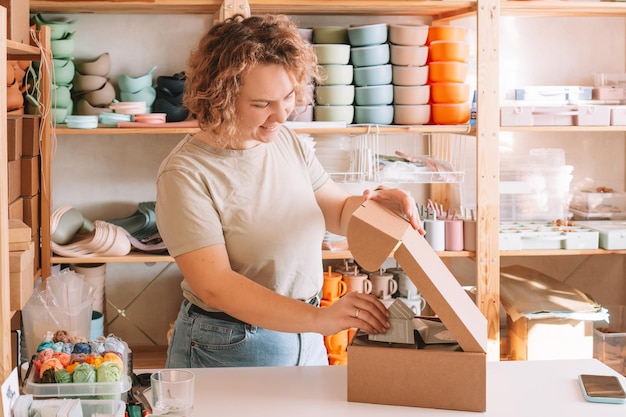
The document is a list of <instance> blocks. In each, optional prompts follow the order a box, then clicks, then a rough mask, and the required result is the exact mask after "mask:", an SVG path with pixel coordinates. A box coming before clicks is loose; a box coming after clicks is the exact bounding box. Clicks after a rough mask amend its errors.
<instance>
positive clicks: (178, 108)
mask: <svg viewBox="0 0 626 417" xmlns="http://www.w3.org/2000/svg"><path fill="white" fill-rule="evenodd" d="M186 78H187V76H186V75H185V72H184V71H182V72H177V73H176V74H174V75H161V76H158V77H157V86H156V100H155V101H154V105H153V106H152V107H153V109H152V110H153V111H154V112H157V113H165V115H166V121H168V122H182V121H183V120H185V119H186V118H187V116H188V115H189V111H188V110H187V109H186V108H185V106H183V91H184V90H185V80H186Z"/></svg>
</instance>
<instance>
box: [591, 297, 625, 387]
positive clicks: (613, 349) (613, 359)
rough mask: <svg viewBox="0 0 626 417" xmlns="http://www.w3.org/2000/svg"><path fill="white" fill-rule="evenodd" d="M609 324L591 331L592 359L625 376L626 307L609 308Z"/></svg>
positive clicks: (599, 324) (601, 325) (601, 323)
mask: <svg viewBox="0 0 626 417" xmlns="http://www.w3.org/2000/svg"><path fill="white" fill-rule="evenodd" d="M608 310H609V315H610V323H609V324H608V325H607V324H606V323H605V322H600V323H598V324H596V327H595V329H594V330H593V357H594V358H596V359H599V360H600V361H601V362H603V363H604V364H606V365H607V366H609V367H611V368H613V369H614V370H615V371H617V372H619V373H620V374H622V375H624V376H626V306H624V305H616V306H609V307H608Z"/></svg>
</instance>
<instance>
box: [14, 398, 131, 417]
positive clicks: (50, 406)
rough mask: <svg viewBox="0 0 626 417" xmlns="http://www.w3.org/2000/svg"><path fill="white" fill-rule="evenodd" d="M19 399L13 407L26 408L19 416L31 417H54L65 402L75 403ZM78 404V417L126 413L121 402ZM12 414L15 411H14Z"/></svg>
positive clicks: (101, 401) (85, 402)
mask: <svg viewBox="0 0 626 417" xmlns="http://www.w3.org/2000/svg"><path fill="white" fill-rule="evenodd" d="M19 398H20V400H21V399H24V402H22V403H20V402H19V401H18V402H16V405H15V406H14V407H19V404H21V405H23V406H24V408H26V407H27V406H28V409H21V410H20V411H19V412H20V414H19V415H33V416H35V415H41V416H54V415H55V414H57V413H58V412H59V410H61V408H62V406H63V405H64V404H65V403H66V402H68V401H75V400H70V399H46V400H33V398H32V396H31V397H28V395H24V396H20V397H19ZM78 404H80V410H81V411H82V414H80V415H81V416H85V417H100V416H102V417H124V413H125V411H126V403H125V402H124V401H121V400H78ZM72 405H74V404H72ZM14 412H16V411H15V410H14ZM15 415H16V416H17V415H18V414H15ZM64 415H65V414H64ZM72 415H75V414H72Z"/></svg>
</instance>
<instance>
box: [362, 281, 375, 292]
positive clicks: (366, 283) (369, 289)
mask: <svg viewBox="0 0 626 417" xmlns="http://www.w3.org/2000/svg"><path fill="white" fill-rule="evenodd" d="M372 289H373V288H372V281H370V280H369V279H364V280H363V292H365V294H371V293H372Z"/></svg>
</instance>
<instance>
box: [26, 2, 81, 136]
mask: <svg viewBox="0 0 626 417" xmlns="http://www.w3.org/2000/svg"><path fill="white" fill-rule="evenodd" d="M33 20H34V21H35V27H36V28H37V29H41V27H42V26H48V27H49V28H50V52H51V53H52V64H53V65H52V68H53V71H54V74H53V77H52V80H53V84H52V94H51V97H52V115H53V117H52V122H53V123H54V124H59V123H64V122H65V118H66V117H67V116H69V115H71V114H72V112H73V108H74V102H73V101H72V97H71V94H70V91H71V89H72V80H73V78H74V71H75V66H74V62H73V59H74V49H75V39H74V36H75V34H76V32H72V31H71V29H72V25H73V24H74V23H75V22H76V21H75V20H64V19H59V20H51V19H47V18H44V17H43V16H42V15H40V14H36V15H35V16H34V17H33ZM37 67H38V65H37ZM31 104H33V105H34V106H35V107H36V106H37V105H36V104H35V103H31ZM33 110H34V112H37V111H38V110H37V109H33Z"/></svg>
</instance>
